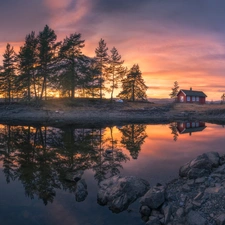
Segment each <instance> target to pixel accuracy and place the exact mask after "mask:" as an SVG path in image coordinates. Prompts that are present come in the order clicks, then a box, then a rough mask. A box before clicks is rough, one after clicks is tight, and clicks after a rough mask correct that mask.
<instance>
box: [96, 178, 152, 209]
mask: <svg viewBox="0 0 225 225" xmlns="http://www.w3.org/2000/svg"><path fill="white" fill-rule="evenodd" d="M148 189H149V183H148V182H147V181H145V180H143V179H140V178H136V177H134V176H127V177H121V176H118V175H117V176H113V177H111V178H108V179H106V180H104V181H102V182H100V184H99V191H98V195H97V201H98V203H99V204H100V205H108V206H109V209H110V210H112V211H113V212H116V213H118V212H121V211H123V210H125V209H127V208H128V206H129V205H130V204H131V203H132V202H134V201H135V200H136V199H137V198H139V197H141V196H143V195H144V194H145V193H146V192H147V191H148Z"/></svg>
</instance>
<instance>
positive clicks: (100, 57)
mask: <svg viewBox="0 0 225 225" xmlns="http://www.w3.org/2000/svg"><path fill="white" fill-rule="evenodd" d="M107 51H108V48H107V47H106V43H105V41H104V40H103V39H102V38H101V40H100V41H99V44H98V47H97V48H96V49H95V54H96V61H97V62H98V67H99V71H100V73H99V90H100V99H102V96H103V93H102V91H103V89H104V82H105V67H106V64H107V62H108V53H107Z"/></svg>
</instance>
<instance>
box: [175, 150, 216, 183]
mask: <svg viewBox="0 0 225 225" xmlns="http://www.w3.org/2000/svg"><path fill="white" fill-rule="evenodd" d="M219 162H220V157H219V154H218V153H217V152H207V153H204V154H202V155H199V156H197V157H196V158H195V159H193V160H191V161H190V162H188V163H186V164H185V165H183V166H181V167H180V170H179V175H180V176H181V177H188V178H189V179H192V178H198V177H202V176H206V175H209V173H210V172H211V170H212V168H213V167H218V166H219Z"/></svg>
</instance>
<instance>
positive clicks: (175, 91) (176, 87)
mask: <svg viewBox="0 0 225 225" xmlns="http://www.w3.org/2000/svg"><path fill="white" fill-rule="evenodd" d="M171 90H172V91H171V93H170V97H171V98H173V99H174V101H176V99H177V94H178V92H179V85H178V82H177V81H175V82H174V85H173V88H171Z"/></svg>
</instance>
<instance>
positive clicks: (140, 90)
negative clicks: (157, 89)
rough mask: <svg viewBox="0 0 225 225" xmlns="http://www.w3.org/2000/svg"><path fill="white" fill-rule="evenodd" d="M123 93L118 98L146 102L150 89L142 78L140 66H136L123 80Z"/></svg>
mask: <svg viewBox="0 0 225 225" xmlns="http://www.w3.org/2000/svg"><path fill="white" fill-rule="evenodd" d="M122 89H123V90H122V91H121V92H120V93H119V95H118V97H120V98H122V99H127V100H130V101H133V102H134V101H136V100H146V98H147V95H146V91H147V89H148V87H147V86H146V85H145V82H144V80H143V78H142V73H141V71H140V69H139V66H138V64H134V65H133V67H132V68H131V69H130V71H129V72H128V74H127V76H126V78H125V79H123V80H122Z"/></svg>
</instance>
